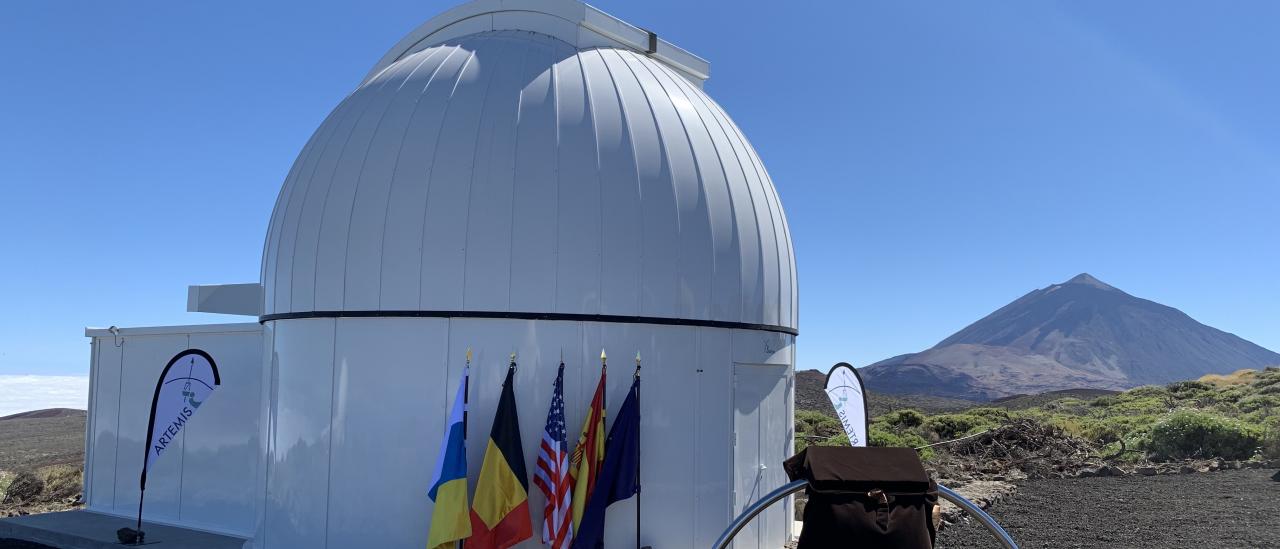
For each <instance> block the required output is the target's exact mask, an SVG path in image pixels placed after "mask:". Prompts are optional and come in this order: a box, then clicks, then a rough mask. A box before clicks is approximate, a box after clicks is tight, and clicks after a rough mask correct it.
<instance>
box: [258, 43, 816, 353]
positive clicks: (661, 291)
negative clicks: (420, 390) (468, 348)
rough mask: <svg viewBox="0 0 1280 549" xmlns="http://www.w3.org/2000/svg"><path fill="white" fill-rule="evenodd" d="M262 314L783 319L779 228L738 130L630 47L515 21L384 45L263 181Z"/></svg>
mask: <svg viewBox="0 0 1280 549" xmlns="http://www.w3.org/2000/svg"><path fill="white" fill-rule="evenodd" d="M262 278H263V283H264V286H265V304H264V312H265V314H268V315H272V314H282V313H305V312H317V311H321V312H323V311H493V312H518V313H566V314H587V315H625V316H642V317H661V318H678V319H690V320H712V321H724V322H740V323H750V324H766V325H775V326H783V327H788V328H795V327H796V323H797V320H796V317H797V315H796V302H797V295H796V283H795V280H796V277H795V261H794V258H793V253H792V248H791V238H790V234H789V232H788V229H787V222H786V218H785V216H784V215H783V211H782V207H781V204H780V202H779V200H778V195H777V192H776V191H775V190H774V187H773V184H772V182H771V181H770V179H769V175H768V173H767V172H766V171H765V169H764V165H763V164H762V163H761V162H760V159H759V158H758V156H757V155H756V153H755V151H754V149H752V147H751V145H750V144H749V143H748V142H747V140H746V138H745V137H744V136H743V135H742V132H741V131H740V130H739V129H738V128H737V126H735V125H734V123H733V122H732V121H731V120H730V119H729V117H728V116H727V115H726V114H725V113H724V112H723V111H722V110H721V109H720V107H719V106H718V105H717V104H716V103H715V102H714V101H712V100H711V99H710V98H708V97H707V96H706V95H705V94H704V92H703V91H702V90H701V89H699V88H698V87H696V86H694V85H692V84H691V83H690V82H688V81H687V80H685V79H684V78H683V77H682V76H680V75H679V74H677V73H676V72H675V71H674V70H672V69H671V68H669V67H667V66H666V65H664V64H662V63H660V62H657V61H655V60H653V59H650V58H649V57H647V56H645V55H643V54H641V53H636V52H633V51H631V50H625V49H614V48H595V49H586V50H582V51H579V50H577V49H576V48H575V47H574V46H571V45H569V44H567V43H565V42H562V41H560V40H558V39H555V38H552V37H550V36H546V35H543V34H537V33H533V32H526V31H492V32H483V33H479V34H473V35H469V36H465V37H462V38H459V39H455V40H451V41H448V42H446V43H444V44H441V45H437V46H433V47H429V48H426V49H423V50H422V51H418V52H416V53H413V54H411V55H408V56H406V57H404V58H403V59H400V60H399V61H397V62H395V63H394V64H392V65H390V66H389V67H387V68H386V69H385V70H383V71H382V72H381V73H380V74H378V75H377V76H376V77H374V78H372V79H370V80H369V81H368V82H367V83H365V84H364V85H363V86H361V87H360V88H359V89H357V90H356V91H355V92H354V93H352V94H351V95H350V96H348V97H347V98H346V99H345V100H344V101H343V102H342V104H340V105H339V106H338V107H337V108H336V109H335V110H334V111H333V113H332V114H330V115H329V117H328V118H327V119H326V120H325V121H324V123H323V124H322V125H321V126H320V128H319V129H318V130H317V131H316V133H315V134H314V135H313V136H312V138H311V140H310V141H309V142H308V143H307V145H306V147H305V148H304V149H303V151H302V153H301V154H300V155H299V157H298V160H297V161H296V162H295V164H294V166H293V169H292V170H291V172H290V173H289V175H288V177H287V179H286V181H285V183H284V185H283V188H282V189H281V191H280V195H279V198H278V200H277V203H276V207H275V211H274V213H273V214H272V218H271V224H270V228H269V232H268V235H267V240H266V246H265V250H264V253H263V268H262Z"/></svg>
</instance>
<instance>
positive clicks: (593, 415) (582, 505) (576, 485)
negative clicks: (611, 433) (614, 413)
mask: <svg viewBox="0 0 1280 549" xmlns="http://www.w3.org/2000/svg"><path fill="white" fill-rule="evenodd" d="M600 354H601V357H603V355H604V353H603V352H601V353H600ZM604 381H605V367H604V366H603V365H602V366H600V382H599V383H597V384H596V394H595V396H594V397H592V398H591V408H589V409H588V410H587V420H586V421H585V422H583V424H582V434H581V435H579V436H578V445H577V447H575V448H574V449H573V458H572V461H571V463H570V465H569V476H570V478H571V484H570V486H571V488H572V490H573V530H574V531H575V532H576V531H578V525H579V524H581V523H582V513H583V512H585V511H586V509H587V501H588V498H590V496H591V492H592V491H593V490H595V488H596V477H597V476H599V474H600V466H601V465H602V464H603V463H604V439H605V434H604V409H605V408H604V386H605V383H604Z"/></svg>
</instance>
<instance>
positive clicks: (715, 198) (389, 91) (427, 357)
mask: <svg viewBox="0 0 1280 549" xmlns="http://www.w3.org/2000/svg"><path fill="white" fill-rule="evenodd" d="M709 72H710V67H709V65H708V63H707V62H706V61H703V60H701V59H699V58H698V57H696V56H694V55H692V54H690V53H688V52H685V51H684V50H681V49H679V48H677V47H676V46H674V45H672V44H670V43H668V42H666V41H664V40H662V39H661V38H659V37H658V36H656V35H655V34H653V33H650V32H648V31H645V30H642V29H639V28H637V27H634V26H632V25H629V24H627V23H625V22H623V21H620V20H618V19H616V18H613V17H611V16H609V15H607V14H605V13H603V12H600V11H598V10H596V9H595V8H592V7H590V6H587V5H585V4H582V3H579V2H576V1H574V0H508V1H494V0H479V1H476V2H471V3H468V4H464V5H462V6H459V7H457V8H454V9H452V10H449V11H448V12H445V13H444V14H442V15H440V16H438V17H436V18H434V19H432V20H430V21H428V22H427V23H426V24H424V25H422V26H421V27H419V28H417V29H416V30H414V31H413V32H411V33H410V34H409V35H408V36H406V37H404V39H402V40H401V41H400V42H399V43H398V44H396V45H395V47H393V48H392V49H391V51H389V52H387V54H386V55H385V56H383V58H382V59H381V60H378V61H377V63H376V64H375V65H373V67H372V69H371V70H370V71H369V73H368V76H366V77H365V78H364V80H363V81H362V82H360V83H359V85H358V86H356V87H355V89H354V90H353V91H352V92H351V93H350V95H348V96H347V97H346V99H344V100H343V101H342V102H341V103H340V104H339V105H338V106H337V107H336V108H335V109H334V110H333V112H332V113H331V114H330V115H329V116H328V118H326V119H325V120H324V122H323V123H322V124H321V125H320V127H319V129H317V130H316V131H315V133H314V135H312V136H311V138H310V140H309V141H308V142H307V144H306V146H305V147H304V148H303V149H302V152H301V153H300V154H299V155H298V158H297V160H296V161H295V163H294V164H293V168H292V170H291V171H290V172H289V174H288V176H287V178H286V179H285V181H284V183H283V185H282V187H281V190H280V194H279V198H278V199H277V201H276V205H275V210H274V213H273V214H272V216H271V222H270V225H269V227H268V228H267V234H266V242H265V246H264V250H263V254H262V271H261V276H262V278H261V280H260V281H259V282H255V283H251V284H229V285H221V286H193V287H191V289H190V293H189V302H188V308H189V310H192V311H203V312H219V313H228V314H239V315H246V316H249V317H253V318H252V319H247V320H249V321H247V322H244V323H237V324H220V325H203V326H175V327H158V328H125V329H119V330H116V329H112V330H110V331H108V330H96V329H91V330H87V335H89V336H90V337H92V341H93V357H92V381H91V397H90V414H89V426H88V429H89V433H88V449H87V455H86V468H85V473H86V480H85V484H86V486H85V496H86V500H87V506H88V508H89V509H91V510H94V511H99V512H103V513H110V514H117V515H121V516H132V515H133V514H134V513H135V512H136V511H137V505H138V474H139V472H140V470H141V462H142V457H143V453H144V452H143V444H144V440H145V438H146V427H147V416H148V406H149V403H150V401H149V398H150V394H151V391H152V390H153V388H154V384H155V380H156V377H157V375H158V373H159V371H160V370H161V369H162V368H163V367H164V366H165V363H166V361H167V360H168V358H169V357H170V356H172V355H174V354H175V353H177V352H178V351H181V350H183V349H187V348H199V349H203V350H205V351H206V352H208V353H209V354H210V355H211V356H212V357H213V358H214V359H215V360H216V361H217V363H218V366H219V368H220V369H221V375H222V385H221V387H220V388H219V389H218V390H217V392H215V393H214V394H213V395H212V396H211V397H210V398H209V399H208V401H207V403H206V404H205V405H204V407H203V408H202V409H201V410H202V411H201V412H200V415H199V416H198V417H196V418H195V419H193V420H192V421H191V423H190V424H189V425H188V426H187V427H186V429H185V430H183V432H182V433H181V435H180V437H179V438H178V440H176V441H175V442H174V443H173V444H174V445H176V446H171V447H176V448H177V449H178V451H173V450H170V452H171V455H170V456H169V457H168V458H166V459H165V460H162V461H159V462H157V463H156V464H155V465H154V466H153V467H152V468H151V470H150V472H149V480H148V483H147V498H146V515H145V516H146V518H147V519H148V520H151V521H156V522H167V523H171V524H175V525H181V526H185V527H190V528H196V529H204V530H210V531H214V532H220V533H226V534H231V535H235V536H239V537H243V538H245V539H247V540H249V541H250V545H249V546H252V547H261V548H267V547H270V548H295V547H331V548H336V547H380V548H381V547H388V548H396V547H404V548H415V549H418V548H421V547H424V546H425V545H426V540H427V531H428V526H429V524H428V523H429V519H430V517H431V502H430V500H429V499H428V498H427V495H426V494H427V490H428V488H429V483H430V481H431V475H432V471H433V467H434V466H435V460H436V458H437V452H438V451H439V447H440V443H441V439H442V437H443V436H444V431H445V428H446V424H447V422H448V415H449V409H450V406H451V405H452V400H453V398H454V394H455V390H456V387H457V384H458V381H459V379H460V376H461V372H462V369H463V365H464V359H465V354H466V350H467V349H468V348H471V349H474V352H475V359H474V361H473V362H472V366H471V373H472V377H471V383H470V400H469V409H470V420H469V421H470V428H469V440H468V462H469V466H470V478H469V482H470V483H471V489H472V490H474V488H475V482H476V478H477V476H478V472H479V468H480V463H481V461H482V458H483V452H484V450H485V444H484V440H485V437H486V436H487V434H488V430H489V426H490V424H491V423H492V420H493V415H494V411H495V408H496V405H497V399H498V396H499V387H500V385H501V383H502V380H503V378H504V376H505V374H506V370H507V363H508V359H509V356H510V355H511V354H512V353H515V355H516V357H517V361H518V363H519V367H518V369H517V371H516V397H517V404H518V410H519V416H520V423H521V425H520V429H521V432H522V435H523V439H524V440H523V449H524V452H525V456H524V457H525V463H526V464H529V465H532V464H534V463H535V461H536V459H537V455H538V450H539V444H540V441H541V433H542V430H543V426H544V424H545V421H546V413H547V407H548V405H549V402H550V399H551V392H552V383H553V380H554V379H555V376H556V371H557V366H558V364H559V363H560V361H561V359H562V357H563V361H564V363H565V366H566V368H565V372H566V374H565V377H566V378H565V388H564V392H565V410H566V412H565V413H566V419H567V422H568V425H569V431H570V435H569V437H570V443H571V444H572V443H573V442H574V441H575V440H576V437H577V433H578V430H579V428H580V426H581V425H582V423H583V419H584V416H585V413H586V410H587V407H588V404H589V402H590V399H591V396H592V391H593V390H594V387H595V385H596V382H597V380H598V379H599V376H600V371H601V368H600V359H599V355H600V352H601V349H605V350H607V351H608V353H609V355H610V357H611V360H610V365H609V370H608V384H607V391H608V392H607V400H606V402H607V410H608V416H607V417H608V420H609V424H610V425H612V420H613V417H614V415H615V414H616V412H617V409H618V407H619V406H620V405H621V404H622V401H623V398H624V397H625V396H626V393H627V390H628V387H629V386H630V384H631V378H632V372H633V369H634V365H633V360H632V357H634V356H635V355H636V353H637V352H638V353H639V354H640V355H641V356H642V357H643V361H644V368H643V373H642V379H643V388H644V391H643V398H642V402H641V416H642V419H641V441H642V442H641V476H642V486H643V492H642V498H641V500H640V501H641V503H640V505H641V506H642V508H641V512H642V513H641V516H642V519H641V520H642V522H641V523H640V526H639V528H640V532H639V538H640V541H641V543H642V544H643V545H648V546H652V547H654V548H657V549H679V548H686V547H706V546H709V545H710V544H711V542H712V541H714V540H715V538H716V537H717V536H718V535H719V533H720V532H721V531H722V530H723V529H724V528H725V527H726V525H727V524H728V522H729V520H730V519H731V518H732V516H733V515H735V514H736V513H737V512H738V511H740V510H741V509H742V508H743V507H744V506H745V505H747V504H749V503H751V502H752V501H754V500H756V499H758V498H759V496H761V495H763V494H764V493H765V492H768V491H769V490H771V489H773V488H775V487H778V486H781V485H782V484H783V483H784V481H785V479H784V475H783V472H782V468H781V462H782V461H783V459H784V458H786V457H787V456H789V455H790V454H791V453H792V442H793V433H792V416H793V412H792V408H793V406H792V392H793V391H792V379H793V365H794V361H795V336H796V334H797V325H798V323H797V307H796V304H797V293H796V268H795V261H794V257H793V251H792V246H791V239H790V235H789V232H788V228H787V222H786V218H785V216H784V215H783V210H782V206H781V203H780V202H779V199H778V195H777V193H776V191H775V189H774V187H773V184H772V182H771V181H770V179H769V175H768V173H767V172H766V171H765V168H764V164H763V163H762V162H761V160H760V158H759V157H758V156H757V154H756V152H755V150H754V149H753V148H752V147H751V145H750V144H749V143H748V142H747V139H746V138H745V136H744V135H743V133H742V131H741V130H740V129H739V128H738V127H737V126H736V125H734V123H733V121H732V120H731V119H730V118H729V116H728V115H727V114H726V113H725V112H724V110H722V109H721V108H720V106H719V105H717V104H716V103H715V102H714V101H712V100H711V99H710V98H709V97H708V96H707V94H706V93H705V92H704V91H703V83H704V81H705V80H706V79H707V78H708V75H709ZM178 454H180V456H179V455H178ZM530 478H532V472H530ZM529 497H530V508H531V509H532V510H533V515H534V516H533V519H532V522H533V524H534V525H535V534H534V540H531V541H529V542H526V543H525V544H524V545H521V547H534V546H537V545H538V544H537V541H536V540H537V539H538V537H539V534H538V531H539V529H540V522H541V518H542V517H541V509H542V504H543V501H542V495H541V493H540V492H539V491H538V490H537V489H534V488H532V487H531V489H530V494H529ZM635 505H636V498H631V499H629V500H625V501H622V502H619V503H616V504H614V505H612V506H611V507H609V510H608V514H607V520H606V536H605V546H606V547H630V546H632V545H634V543H635V538H636V528H637V524H636V520H635V515H636V512H635V511H636V509H635ZM791 524H792V522H791V516H790V513H788V512H787V511H785V510H784V508H783V507H782V506H778V507H775V508H773V509H772V510H770V511H769V512H767V513H766V515H764V516H762V517H761V518H760V519H757V520H756V521H754V522H753V523H752V525H751V526H750V530H748V531H747V532H744V533H743V534H742V535H740V536H739V537H738V538H737V539H738V541H737V547H750V548H753V549H754V548H757V547H767V548H769V549H776V548H780V547H782V546H783V544H784V542H785V540H786V539H788V534H789V530H790V529H791Z"/></svg>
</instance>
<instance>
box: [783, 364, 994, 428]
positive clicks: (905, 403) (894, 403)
mask: <svg viewBox="0 0 1280 549" xmlns="http://www.w3.org/2000/svg"><path fill="white" fill-rule="evenodd" d="M826 383H827V373H826V372H820V371H818V370H799V371H797V372H796V410H811V411H814V412H821V413H823V414H826V415H828V416H831V417H835V415H836V410H835V408H833V407H832V406H831V400H830V399H828V398H827V392H826V390H825V389H824V388H825V387H826ZM868 393H869V395H870V400H869V401H868V402H867V408H868V410H869V411H870V412H871V415H872V417H875V416H878V415H881V414H885V413H888V412H892V411H894V410H904V409H907V408H914V409H916V410H921V411H924V412H928V413H944V412H954V411H958V410H964V409H966V408H971V407H973V406H974V403H973V402H972V401H968V400H959V399H954V398H945V397H933V396H926V395H888V394H883V393H878V392H876V391H872V390H868Z"/></svg>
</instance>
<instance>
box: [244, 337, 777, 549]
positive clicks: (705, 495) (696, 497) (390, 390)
mask: <svg viewBox="0 0 1280 549" xmlns="http://www.w3.org/2000/svg"><path fill="white" fill-rule="evenodd" d="M267 324H268V326H269V329H268V331H270V332H273V336H272V338H271V339H272V341H273V348H272V350H271V351H270V356H271V365H272V366H271V377H272V379H273V384H274V386H275V388H276V389H275V390H276V393H277V399H276V402H275V406H274V407H273V410H272V417H273V420H272V424H273V426H274V427H273V429H272V430H271V435H270V437H271V440H270V441H269V444H268V462H269V463H270V466H269V469H268V471H267V501H266V507H265V513H264V520H263V524H262V526H261V529H260V532H259V536H258V538H257V540H256V542H257V546H258V547H303V546H306V547H325V546H328V547H347V546H352V545H356V544H364V545H368V546H376V547H406V548H408V547H414V548H418V547H422V546H423V545H424V544H425V543H426V536H427V530H428V528H429V520H428V517H430V516H431V503H430V501H429V500H428V499H427V498H426V496H425V494H426V491H427V489H428V488H429V482H430V480H431V479H430V474H431V471H432V469H433V467H434V461H435V459H436V457H437V456H436V454H437V452H438V450H439V444H440V440H441V437H442V436H443V433H444V428H445V422H446V421H447V418H448V413H447V410H448V407H449V406H450V405H451V404H452V403H451V402H450V399H451V398H452V395H453V393H454V391H455V390H456V388H457V383H458V382H459V379H460V375H461V371H462V367H463V362H464V356H465V354H466V349H467V348H468V347H471V348H473V350H474V354H475V360H474V362H473V364H472V377H471V397H470V414H469V429H468V463H469V464H470V465H471V466H472V469H473V470H471V471H470V474H469V479H470V483H471V489H472V490H473V491H474V489H475V482H476V478H477V476H478V473H479V469H478V468H479V464H480V463H481V462H482V460H483V452H484V444H485V442H486V441H487V438H488V434H489V429H490V427H491V425H492V421H493V415H494V412H495V410H496V407H497V398H498V395H499V388H500V386H501V383H502V380H503V378H504V376H505V375H506V369H507V362H508V357H509V355H510V353H512V352H515V353H517V360H518V362H519V368H518V370H517V374H516V383H517V385H516V398H517V406H518V412H519V415H520V428H521V435H522V437H523V447H524V451H525V463H526V465H527V466H528V467H529V468H530V471H528V473H529V478H532V475H533V472H532V468H533V467H534V464H535V463H536V460H537V452H538V447H539V446H538V445H539V441H540V439H541V431H542V428H543V426H544V422H545V420H546V412H547V406H548V405H549V403H550V398H551V388H552V382H553V380H554V379H555V375H556V367H557V365H558V363H559V360H560V356H561V352H562V351H563V354H564V357H565V363H566V376H565V401H566V402H565V404H566V419H567V421H568V422H569V425H570V428H571V431H572V434H571V435H570V438H571V439H576V436H577V433H578V430H579V429H580V428H581V424H582V421H583V417H584V412H585V410H586V407H587V405H588V404H589V401H590V398H591V393H592V391H593V390H594V388H595V383H596V380H597V379H598V378H597V376H598V375H599V358H598V357H599V353H600V349H601V348H602V347H603V348H605V349H608V350H609V351H610V353H611V355H610V363H611V366H610V368H609V375H608V389H607V397H606V400H607V407H608V411H607V414H608V415H607V417H608V421H609V425H610V426H612V422H613V419H614V417H615V416H616V414H617V410H618V408H619V407H620V406H621V404H622V401H623V399H624V398H625V397H626V392H627V390H628V388H629V387H630V383H631V378H632V373H633V371H634V356H635V352H636V351H637V350H638V351H639V352H640V353H641V355H642V357H643V359H644V369H643V371H642V385H641V401H642V421H641V441H642V450H641V463H642V465H641V467H642V473H641V474H642V475H643V479H642V483H643V489H644V491H643V494H642V501H643V508H642V509H641V511H642V517H643V524H644V529H643V531H642V533H641V541H642V543H644V544H647V545H653V546H655V547H694V546H703V545H707V544H709V543H710V542H711V541H712V540H714V539H715V537H716V536H717V535H719V533H720V532H721V531H722V530H723V528H724V527H725V526H726V525H727V524H728V521H729V519H730V517H731V512H733V511H734V509H735V508H741V507H742V506H743V505H745V503H746V502H745V501H739V502H733V501H731V500H730V498H731V497H732V496H731V490H732V486H733V485H734V479H735V478H736V477H738V476H741V475H756V474H757V465H758V463H757V462H756V461H751V463H749V464H737V465H736V466H735V463H734V456H733V445H732V439H731V438H732V437H731V428H732V426H733V421H734V419H733V418H734V417H735V415H734V414H735V412H734V409H733V407H734V402H733V400H732V393H731V391H732V377H733V371H734V367H735V366H734V365H735V362H747V363H751V364H771V363H772V364H777V365H778V366H776V367H777V368H779V369H780V370H779V371H780V372H783V374H784V376H785V377H786V379H787V380H790V378H791V364H792V360H793V356H792V349H793V343H794V338H793V337H792V336H789V335H783V334H777V333H773V332H761V331H752V330H728V329H720V328H706V327H691V326H656V325H649V324H614V323H598V322H576V321H543V320H505V319H467V318H453V319H443V318H336V319H335V318H325V319H300V320H282V321H273V322H268V323H267ZM788 383H789V381H788ZM788 387H789V385H788ZM774 397H775V400H776V401H768V402H764V403H762V404H761V406H763V407H764V409H765V412H764V413H765V414H776V415H778V416H780V417H782V416H783V412H782V411H783V410H785V409H787V407H788V406H790V392H789V391H787V392H785V393H782V392H779V393H775V395H774ZM739 404H741V403H739ZM770 407H772V408H770ZM769 410H771V411H769ZM783 422H785V421H783ZM769 428H770V429H774V430H775V432H776V434H775V435H773V436H774V437H775V438H776V440H775V442H776V445H777V446H778V447H780V448H781V447H788V448H789V447H790V445H791V436H792V433H791V429H790V428H789V427H786V426H771V427H769ZM774 457H775V458H776V459H775V460H774V461H777V463H775V464H774V465H776V466H777V467H775V469H780V465H781V457H785V454H784V455H779V456H774ZM753 459H754V458H753ZM529 489H530V508H531V509H533V510H534V512H533V521H534V524H535V525H537V524H539V521H540V519H541V508H542V505H543V498H542V496H541V494H540V493H539V492H538V490H537V488H536V487H534V486H532V485H530V488H529ZM634 505H635V500H634V499H632V500H626V501H623V502H619V503H617V504H614V505H613V506H611V507H610V508H609V511H608V514H607V517H606V520H607V521H608V524H609V527H608V528H607V529H606V546H607V547H621V546H627V545H628V544H631V543H633V542H634V539H635V528H634V520H635V519H634V517H635V507H634ZM761 520H762V521H765V522H768V523H771V524H772V526H771V527H769V528H768V530H767V531H768V532H770V534H769V536H768V537H767V538H766V539H767V540H768V542H769V543H770V544H771V545H761V547H765V546H769V547H781V546H782V544H783V542H784V541H785V535H786V531H787V529H789V527H790V523H789V520H790V518H789V516H788V515H787V514H786V512H785V511H782V510H779V512H777V513H775V514H773V515H769V516H767V517H765V518H763V519H761ZM371 524H376V525H377V527H371V526H370V525H371ZM536 528H537V526H535V530H536ZM537 537H538V534H536V533H535V539H536V538H537ZM774 538H776V539H774ZM775 542H776V543H775ZM536 545H537V544H536V543H533V542H530V543H526V544H524V545H523V546H522V547H534V546H536ZM743 546H744V547H746V545H743ZM750 547H755V545H750Z"/></svg>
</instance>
